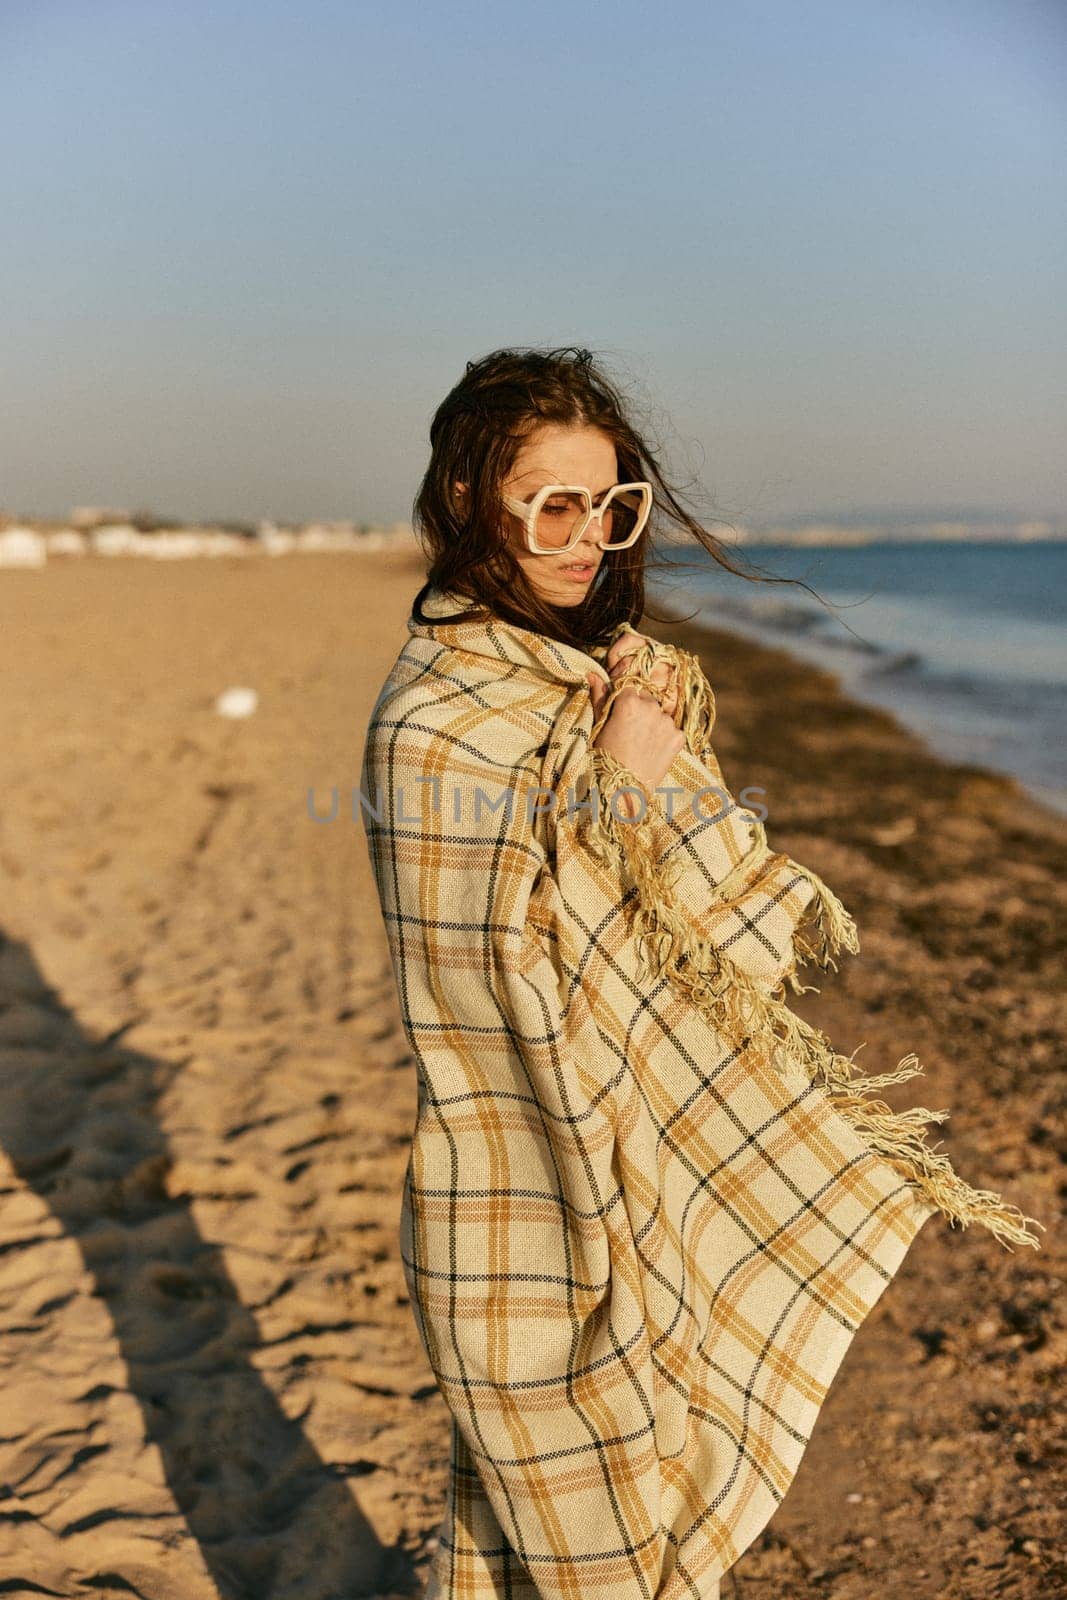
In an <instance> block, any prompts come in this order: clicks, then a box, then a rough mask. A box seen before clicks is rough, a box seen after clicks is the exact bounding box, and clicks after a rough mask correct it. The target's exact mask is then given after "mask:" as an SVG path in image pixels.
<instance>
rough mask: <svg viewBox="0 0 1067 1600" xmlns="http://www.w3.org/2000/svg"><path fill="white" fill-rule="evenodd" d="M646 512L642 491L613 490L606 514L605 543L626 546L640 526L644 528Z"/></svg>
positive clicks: (609, 497)
mask: <svg viewBox="0 0 1067 1600" xmlns="http://www.w3.org/2000/svg"><path fill="white" fill-rule="evenodd" d="M644 510H645V496H644V494H643V493H642V492H641V490H640V489H613V490H612V492H611V494H610V495H609V496H608V502H607V508H606V510H605V512H604V533H603V538H604V542H605V543H606V544H625V543H626V541H627V540H628V539H630V538H631V537H632V535H633V532H634V529H635V528H636V527H637V526H638V524H639V523H640V524H641V525H642V526H643V524H644Z"/></svg>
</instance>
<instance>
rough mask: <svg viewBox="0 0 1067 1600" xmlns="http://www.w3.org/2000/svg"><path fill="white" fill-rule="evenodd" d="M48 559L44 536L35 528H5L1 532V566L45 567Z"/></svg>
mask: <svg viewBox="0 0 1067 1600" xmlns="http://www.w3.org/2000/svg"><path fill="white" fill-rule="evenodd" d="M47 560H48V552H47V550H46V549H45V542H44V538H43V536H42V535H41V534H39V533H37V532H36V531H35V530H34V529H33V528H19V527H15V528H5V529H4V531H3V533H0V567H43V566H44V564H45V562H46V561H47Z"/></svg>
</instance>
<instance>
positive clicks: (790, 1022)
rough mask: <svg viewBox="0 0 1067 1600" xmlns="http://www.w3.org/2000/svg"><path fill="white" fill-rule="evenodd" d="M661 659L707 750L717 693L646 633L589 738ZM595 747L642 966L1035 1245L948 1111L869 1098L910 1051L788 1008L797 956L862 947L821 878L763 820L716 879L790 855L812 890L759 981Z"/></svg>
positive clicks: (686, 727)
mask: <svg viewBox="0 0 1067 1600" xmlns="http://www.w3.org/2000/svg"><path fill="white" fill-rule="evenodd" d="M627 631H632V630H630V629H629V627H628V625H627V624H620V625H619V627H618V628H616V630H615V633H614V634H613V636H612V638H613V639H614V638H615V637H618V635H619V634H620V633H623V632H627ZM664 663H666V664H667V665H668V666H669V667H670V669H671V676H670V684H671V686H673V687H674V688H676V689H677V691H678V701H677V707H676V710H675V713H674V719H675V722H676V724H677V725H678V726H679V727H680V728H681V729H682V730H683V731H684V733H685V736H686V742H687V745H688V747H689V749H690V750H691V751H692V753H693V754H694V755H696V756H697V757H698V759H706V757H707V755H708V753H709V750H710V743H709V741H710V734H711V730H712V728H713V726H714V723H715V697H714V692H713V690H712V688H711V685H710V684H709V683H708V680H707V678H706V677H705V675H704V671H703V668H702V667H701V665H700V662H699V660H698V658H697V657H696V656H695V655H693V654H692V653H691V652H690V651H686V650H682V649H681V648H680V647H678V646H674V645H664V644H661V643H659V642H658V641H648V642H646V643H645V644H644V645H642V646H641V648H639V649H637V650H635V651H634V652H633V654H632V655H631V656H629V657H628V658H627V662H626V667H625V670H624V671H623V672H621V673H619V674H618V676H617V677H615V678H614V680H613V683H612V685H611V687H610V689H609V691H608V695H607V699H606V700H605V703H604V705H603V707H602V709H601V713H600V715H599V716H598V718H597V719H596V722H595V723H594V727H593V732H592V735H591V739H595V738H596V735H597V734H598V733H599V731H600V729H601V728H602V727H603V725H604V722H605V721H606V719H607V716H608V714H609V712H610V710H611V705H612V702H613V701H614V699H615V697H616V696H617V695H618V694H619V693H620V692H621V691H622V689H623V688H626V687H628V686H637V687H640V688H644V689H647V690H648V691H649V692H651V693H653V694H655V695H656V697H657V698H660V697H661V696H663V695H664V693H666V692H667V691H666V690H665V689H664V687H663V685H661V684H658V683H657V682H656V681H655V680H654V679H653V678H652V676H651V673H652V671H653V670H654V668H656V667H657V666H662V665H663V664H664ZM592 758H593V767H594V773H595V776H596V778H597V790H598V800H599V803H598V804H596V805H595V806H594V807H593V809H592V811H591V812H590V813H589V814H588V816H587V818H586V820H585V823H584V834H583V837H584V840H585V843H586V844H587V846H588V848H589V849H590V850H591V851H592V853H593V854H594V855H595V856H596V857H597V858H598V859H601V860H604V861H612V862H614V863H615V864H616V865H617V866H618V867H619V868H620V869H621V871H622V874H623V880H624V881H626V880H627V878H628V879H629V880H630V882H631V883H632V884H633V886H634V887H635V888H636V890H637V906H636V909H635V911H634V913H633V926H634V932H635V934H636V935H637V937H638V940H639V950H640V953H641V960H642V964H643V966H644V968H645V971H646V973H648V974H649V975H651V976H654V977H657V978H660V977H662V978H665V979H666V980H667V981H668V982H669V983H670V984H671V985H672V987H673V988H674V989H675V991H676V993H678V994H680V995H682V996H683V997H685V998H687V999H688V1000H690V1001H691V1002H692V1004H693V1005H695V1006H696V1007H697V1008H698V1009H699V1010H700V1011H701V1012H702V1013H703V1014H704V1015H705V1016H707V1017H708V1018H709V1019H710V1020H711V1021H712V1022H714V1023H715V1024H716V1025H717V1026H718V1027H720V1028H722V1029H724V1030H725V1031H726V1032H727V1033H728V1035H729V1036H731V1037H735V1038H736V1039H737V1040H738V1041H740V1040H741V1039H743V1038H744V1036H745V1035H746V1034H747V1035H749V1036H752V1035H755V1036H757V1037H758V1035H759V1034H760V1032H763V1033H764V1034H765V1036H766V1035H768V1034H769V1035H770V1036H771V1037H772V1038H773V1039H774V1040H775V1041H776V1043H777V1045H778V1046H779V1047H780V1048H779V1049H775V1048H772V1050H771V1052H770V1054H771V1057H772V1060H773V1061H774V1063H775V1065H776V1066H777V1067H778V1070H784V1069H785V1066H786V1065H787V1064H789V1065H793V1066H795V1067H798V1068H800V1070H801V1071H802V1072H803V1073H804V1074H805V1075H806V1076H807V1077H808V1078H809V1080H810V1081H812V1082H813V1083H816V1084H818V1085H821V1086H822V1088H823V1089H824V1090H825V1092H826V1093H827V1094H828V1096H829V1098H830V1100H831V1102H832V1104H833V1106H834V1108H835V1110H837V1111H838V1112H839V1113H840V1114H841V1115H842V1116H843V1117H844V1118H845V1119H846V1120H847V1121H848V1122H849V1123H850V1124H851V1125H852V1127H853V1128H854V1129H855V1130H856V1132H857V1134H859V1136H860V1137H861V1138H862V1139H863V1140H864V1141H865V1142H866V1144H867V1145H868V1147H869V1148H870V1149H871V1150H874V1151H877V1152H878V1154H879V1155H881V1156H882V1157H884V1158H885V1160H886V1161H888V1162H889V1163H890V1164H891V1165H892V1166H893V1168H894V1170H895V1171H897V1172H899V1173H900V1174H901V1176H902V1177H903V1178H904V1179H905V1180H906V1181H907V1182H908V1183H909V1184H911V1185H912V1187H913V1188H914V1189H915V1190H916V1192H917V1194H918V1195H920V1196H921V1197H922V1199H923V1200H924V1201H926V1202H927V1203H928V1204H930V1205H931V1206H933V1207H934V1208H936V1209H937V1210H939V1211H940V1212H941V1213H942V1214H943V1215H944V1216H945V1217H946V1218H947V1219H948V1222H949V1225H950V1226H952V1227H956V1226H959V1227H964V1228H965V1227H967V1226H968V1225H969V1224H970V1223H978V1224H980V1225H981V1226H982V1227H985V1228H988V1229H989V1231H990V1232H991V1233H992V1234H993V1235H994V1237H996V1238H997V1239H999V1240H1000V1242H1001V1243H1002V1244H1003V1245H1004V1247H1005V1248H1006V1249H1008V1250H1009V1251H1011V1246H1012V1245H1013V1244H1019V1245H1030V1246H1032V1247H1033V1248H1034V1249H1040V1248H1041V1245H1040V1241H1039V1240H1038V1239H1037V1237H1036V1235H1034V1234H1033V1233H1031V1232H1029V1231H1028V1229H1027V1226H1026V1224H1027V1223H1034V1224H1035V1226H1036V1227H1038V1228H1040V1229H1041V1230H1042V1232H1044V1231H1046V1230H1045V1225H1044V1223H1042V1222H1040V1221H1038V1219H1037V1218H1036V1217H1027V1216H1024V1214H1023V1213H1022V1212H1021V1211H1020V1210H1019V1208H1018V1207H1017V1206H1013V1205H1009V1204H1008V1203H1006V1202H1005V1201H1004V1199H1003V1198H1002V1197H1001V1196H1000V1195H999V1194H997V1193H995V1192H994V1191H993V1190H990V1189H975V1188H972V1187H971V1185H970V1184H968V1183H966V1182H965V1181H964V1180H963V1179H962V1178H961V1177H960V1176H959V1174H958V1173H957V1172H956V1171H955V1170H954V1169H953V1166H952V1163H951V1162H950V1160H949V1158H948V1156H947V1155H945V1154H944V1153H942V1152H939V1151H938V1150H937V1149H936V1148H935V1147H931V1146H930V1145H929V1144H927V1142H926V1139H927V1131H926V1128H925V1126H924V1125H925V1124H926V1123H928V1122H936V1123H941V1122H943V1121H944V1120H945V1119H946V1117H948V1115H949V1112H948V1111H931V1110H929V1109H927V1107H925V1106H914V1107H912V1108H911V1109H910V1110H907V1111H894V1110H893V1109H892V1108H891V1107H890V1106H889V1105H887V1104H886V1103H885V1101H884V1100H881V1099H878V1098H875V1096H876V1095H877V1092H878V1091H879V1090H881V1089H883V1088H885V1087H887V1086H888V1085H889V1084H892V1083H904V1082H906V1081H907V1080H908V1079H909V1078H914V1077H916V1076H918V1075H921V1074H922V1071H923V1069H922V1067H921V1066H920V1064H919V1060H918V1057H917V1056H916V1055H915V1054H914V1053H912V1054H909V1055H907V1056H905V1057H904V1058H903V1059H902V1060H901V1061H900V1062H898V1064H897V1066H896V1068H895V1069H894V1070H893V1071H892V1072H883V1073H879V1074H876V1075H871V1074H867V1073H862V1072H859V1071H858V1069H857V1068H856V1066H855V1063H854V1061H853V1059H852V1056H845V1055H841V1054H840V1053H839V1052H838V1051H836V1050H835V1049H834V1047H833V1045H832V1044H831V1042H830V1040H829V1039H828V1038H827V1037H826V1035H825V1034H824V1033H822V1032H821V1031H820V1030H819V1029H817V1028H814V1027H812V1026H811V1025H810V1024H809V1023H807V1022H805V1021H804V1020H803V1019H802V1018H800V1017H798V1016H797V1015H796V1014H795V1013H794V1012H793V1011H791V1010H790V1008H789V1006H788V1004H787V1003H786V1000H785V992H786V986H787V984H788V986H789V987H790V988H791V990H792V992H793V993H794V994H805V993H807V992H808V991H809V990H810V989H814V988H815V985H813V984H809V985H806V986H805V985H803V984H801V983H800V982H799V980H798V977H797V971H798V968H799V967H800V966H801V965H803V964H805V963H807V962H814V963H815V964H816V965H818V966H819V967H822V968H823V969H826V968H828V967H832V968H833V969H834V971H836V970H837V963H836V961H835V960H834V959H833V958H834V956H835V955H837V954H839V953H840V952H841V951H842V950H849V951H852V952H853V953H856V952H858V951H859V947H860V946H859V937H858V934H857V930H856V925H855V922H854V920H853V918H852V916H851V915H850V913H849V912H848V911H847V910H846V909H845V907H844V906H843V905H842V903H841V901H840V900H839V899H838V898H837V896H836V895H835V894H834V893H833V891H832V890H831V889H830V888H829V887H828V886H827V885H826V884H825V883H824V882H823V880H822V879H821V878H820V877H819V876H818V875H817V874H816V873H814V872H812V871H811V870H810V869H809V868H806V867H804V866H802V865H801V864H800V863H799V862H796V861H793V859H792V858H791V857H789V856H782V855H777V856H772V853H771V851H770V850H769V848H768V846H767V841H766V835H765V834H764V831H763V827H762V824H761V823H760V822H758V821H756V822H755V835H754V841H753V846H752V849H751V850H750V851H749V853H748V854H747V855H746V856H745V858H744V859H743V860H742V861H741V862H739V863H738V865H737V867H736V868H734V870H733V871H732V872H731V873H730V874H729V876H728V877H727V878H726V879H724V880H723V882H722V883H720V884H719V885H717V889H716V893H717V896H718V898H719V900H720V901H721V902H722V903H723V904H724V905H726V904H730V903H732V902H735V901H736V900H738V899H739V898H740V897H741V896H743V895H744V893H745V892H746V890H747V888H749V887H751V886H752V884H753V883H754V882H755V881H756V878H757V877H758V876H762V875H763V872H764V869H765V868H766V865H767V863H768V861H772V860H777V861H780V862H787V863H788V864H789V865H790V866H791V867H792V868H794V869H795V870H796V871H797V872H798V873H800V874H802V875H803V876H804V877H805V878H806V879H807V880H808V881H809V882H810V883H811V884H812V886H813V888H814V890H815V894H814V897H813V899H812V901H811V904H810V905H809V906H808V907H807V908H806V910H805V914H804V918H803V920H802V923H801V925H800V927H798V929H797V930H796V933H795V936H794V941H793V955H792V959H791V961H790V964H789V967H788V968H787V970H786V971H785V972H784V973H783V974H782V976H781V978H780V980H779V982H778V984H777V986H776V987H775V988H773V989H769V988H768V987H767V986H765V985H764V986H761V985H760V983H759V982H758V980H756V979H755V978H753V977H752V976H751V975H750V974H748V973H746V972H744V971H743V970H742V969H740V968H739V967H737V966H736V965H735V964H734V963H733V962H732V961H731V960H730V959H729V957H728V956H727V955H726V954H725V953H724V952H723V951H721V950H719V949H718V948H717V947H716V946H715V944H714V943H713V941H712V940H711V939H710V938H709V937H707V936H706V935H703V934H701V933H700V931H699V929H698V928H697V927H696V926H695V925H694V923H693V921H692V919H691V918H690V917H689V915H688V914H687V912H686V908H685V906H684V905H682V904H679V903H678V902H677V900H676V898H675V895H674V888H675V884H676V879H677V872H676V871H675V870H674V864H673V863H670V862H669V861H665V862H658V861H657V860H656V853H655V848H654V845H653V838H652V834H651V830H650V828H649V826H648V823H647V817H648V812H649V810H650V809H651V807H652V806H653V804H654V798H653V796H652V795H650V794H649V792H648V789H647V787H646V785H645V784H643V783H642V782H641V780H640V779H639V778H638V777H637V776H636V774H634V773H633V772H632V771H631V770H630V769H629V768H628V767H625V766H623V765H622V764H621V763H620V762H618V761H617V760H616V759H615V757H614V756H613V755H611V753H610V752H608V751H605V750H601V749H599V748H598V747H596V746H593V749H592ZM623 788H630V789H636V790H637V791H639V792H640V793H641V794H643V795H644V796H645V798H646V802H647V805H646V809H645V811H644V812H643V813H642V819H641V820H633V819H631V818H630V817H627V816H623V817H622V818H620V817H618V816H617V815H616V811H615V806H614V803H613V801H614V796H615V794H616V792H617V791H618V790H619V789H623ZM816 992H818V991H817V990H816ZM857 1049H862V1046H857ZM855 1053H856V1052H855V1051H853V1055H855ZM783 1056H784V1058H785V1059H784V1060H783V1059H782V1057H783ZM939 1142H940V1141H939ZM1013 1253H1014V1252H1013Z"/></svg>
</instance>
